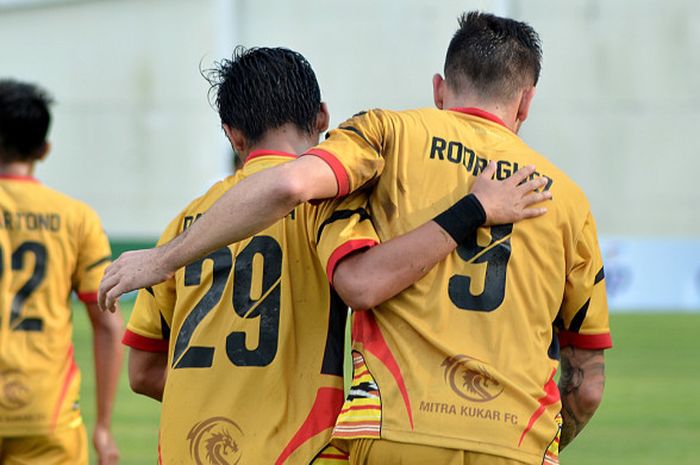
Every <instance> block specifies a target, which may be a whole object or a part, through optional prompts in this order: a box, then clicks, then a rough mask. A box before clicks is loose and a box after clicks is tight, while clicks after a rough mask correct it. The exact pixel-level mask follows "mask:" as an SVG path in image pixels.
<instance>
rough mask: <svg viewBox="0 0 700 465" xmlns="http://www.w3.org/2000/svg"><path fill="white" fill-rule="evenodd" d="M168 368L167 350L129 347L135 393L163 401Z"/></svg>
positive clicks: (130, 380) (131, 381)
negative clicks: (157, 350) (159, 350)
mask: <svg viewBox="0 0 700 465" xmlns="http://www.w3.org/2000/svg"><path fill="white" fill-rule="evenodd" d="M167 368H168V353H167V352H154V351H148V350H142V349H136V348H133V347H132V348H130V349H129V385H130V386H131V390H132V391H134V392H135V393H137V394H142V395H144V396H147V397H150V398H152V399H155V400H157V401H158V402H161V401H162V400H163V389H164V388H165V378H166V375H167V371H168V370H167Z"/></svg>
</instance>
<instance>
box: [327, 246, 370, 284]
mask: <svg viewBox="0 0 700 465" xmlns="http://www.w3.org/2000/svg"><path fill="white" fill-rule="evenodd" d="M375 245H377V241H375V240H373V239H355V240H351V241H347V242H346V243H344V244H342V245H340V246H339V247H338V248H337V249H335V250H334V251H333V253H332V254H331V256H330V258H329V259H328V264H327V265H326V276H328V282H329V283H331V284H333V273H335V267H336V266H337V265H338V262H339V261H340V260H342V259H343V258H345V257H346V256H348V255H349V254H351V253H352V252H355V251H357V250H361V249H365V248H368V247H374V246H375Z"/></svg>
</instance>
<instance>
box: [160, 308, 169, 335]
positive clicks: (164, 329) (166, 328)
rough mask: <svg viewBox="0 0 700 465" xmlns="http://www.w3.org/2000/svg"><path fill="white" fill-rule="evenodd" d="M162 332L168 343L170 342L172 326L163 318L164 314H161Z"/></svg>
mask: <svg viewBox="0 0 700 465" xmlns="http://www.w3.org/2000/svg"><path fill="white" fill-rule="evenodd" d="M160 332H161V334H162V335H163V339H165V340H166V341H169V340H170V326H168V322H167V321H165V318H163V314H162V313H161V314H160Z"/></svg>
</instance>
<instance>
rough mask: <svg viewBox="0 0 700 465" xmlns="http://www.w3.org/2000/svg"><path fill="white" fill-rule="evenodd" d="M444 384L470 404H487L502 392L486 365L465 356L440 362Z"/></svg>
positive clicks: (501, 387) (500, 386) (456, 356)
mask: <svg viewBox="0 0 700 465" xmlns="http://www.w3.org/2000/svg"><path fill="white" fill-rule="evenodd" d="M441 366H442V367H444V369H445V372H444V374H443V376H444V379H445V382H446V383H447V384H448V385H449V386H450V388H452V390H453V391H454V393H455V394H457V395H458V396H459V397H461V398H463V399H466V400H470V401H472V402H487V401H490V400H493V399H495V398H496V397H498V396H499V395H501V393H502V392H503V389H504V388H503V385H502V384H501V383H499V382H498V380H497V379H496V378H494V377H493V376H492V375H491V374H490V373H489V371H488V369H487V368H486V365H485V364H484V363H483V362H481V361H479V360H477V359H475V358H471V357H468V356H466V355H455V356H453V357H448V358H446V359H445V361H443V362H442V365H441Z"/></svg>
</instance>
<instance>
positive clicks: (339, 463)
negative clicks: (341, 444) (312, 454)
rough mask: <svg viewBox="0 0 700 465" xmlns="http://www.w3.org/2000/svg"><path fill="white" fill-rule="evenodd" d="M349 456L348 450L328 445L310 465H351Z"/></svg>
mask: <svg viewBox="0 0 700 465" xmlns="http://www.w3.org/2000/svg"><path fill="white" fill-rule="evenodd" d="M349 463H350V461H349V456H348V454H347V453H346V452H343V451H342V450H340V449H338V448H337V447H333V446H330V445H329V446H326V448H325V449H323V450H322V451H321V452H319V454H318V455H317V456H316V458H315V459H314V460H313V461H312V462H311V464H310V465H349Z"/></svg>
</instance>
